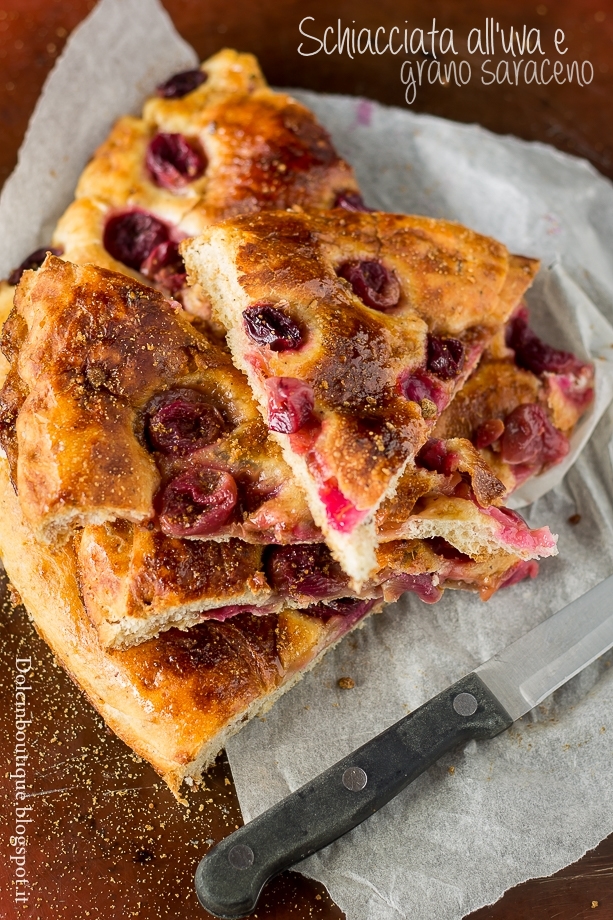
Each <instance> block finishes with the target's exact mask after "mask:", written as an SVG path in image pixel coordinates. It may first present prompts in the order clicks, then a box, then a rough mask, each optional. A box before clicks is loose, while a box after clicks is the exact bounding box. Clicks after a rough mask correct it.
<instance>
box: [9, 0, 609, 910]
mask: <svg viewBox="0 0 613 920" xmlns="http://www.w3.org/2000/svg"><path fill="white" fill-rule="evenodd" d="M165 5H166V7H167V9H168V11H169V12H170V14H171V15H172V17H173V19H174V21H175V23H176V25H177V27H178V29H179V31H180V32H181V33H182V34H183V35H184V37H185V38H186V39H187V40H188V41H190V42H191V43H192V44H193V45H194V47H195V48H196V49H197V51H198V53H199V54H200V56H201V57H202V58H204V57H207V56H208V55H210V54H212V53H213V52H215V51H216V50H218V49H219V48H220V47H223V46H231V47H236V48H239V49H241V50H248V51H252V52H254V53H255V54H257V55H258V57H259V59H260V62H261V64H262V66H263V69H264V72H265V74H266V76H267V78H268V79H269V81H270V82H271V83H272V84H274V85H277V86H302V87H307V88H309V89H315V90H324V91H334V92H344V93H352V94H359V95H364V96H368V97H371V98H374V99H378V100H380V101H382V102H387V103H391V104H395V105H401V106H402V105H405V100H404V92H405V87H404V86H403V85H402V84H401V82H400V79H399V69H400V67H399V59H398V58H394V57H392V56H390V55H386V56H380V57H376V56H370V55H364V56H361V57H357V58H356V59H354V60H351V59H349V58H348V57H346V56H345V57H342V58H340V57H339V56H338V55H330V56H325V55H323V54H318V55H315V56H313V57H301V56H300V55H299V54H298V52H297V47H298V44H299V42H300V40H301V38H300V36H299V32H298V24H299V22H300V21H301V20H302V19H303V17H305V16H307V15H308V16H312V17H313V18H314V21H311V22H309V27H312V34H315V35H318V36H321V35H322V34H323V30H324V28H325V27H326V26H328V25H332V26H336V21H337V19H338V18H339V17H340V18H341V19H342V20H343V24H344V25H349V24H351V21H352V20H355V22H356V26H358V27H371V28H372V27H377V26H388V27H390V26H392V25H400V26H402V25H403V24H404V22H405V21H406V23H407V26H408V28H409V30H412V29H413V28H416V27H422V28H424V29H429V28H431V23H432V18H433V17H436V20H437V26H438V28H441V29H442V28H445V27H447V28H453V29H454V34H455V36H456V49H457V50H458V52H459V54H458V59H459V58H460V57H465V58H466V59H468V60H469V61H470V62H471V63H472V64H473V71H474V73H475V74H476V76H474V77H473V79H472V80H471V82H470V83H468V84H467V85H465V86H461V87H457V86H455V85H454V84H453V82H452V83H451V84H449V85H447V86H441V85H440V84H437V85H433V86H428V85H426V86H422V87H421V88H420V89H419V90H418V93H417V98H416V100H415V103H414V105H413V108H414V110H416V111H425V112H430V113H433V114H437V115H441V116H444V117H447V118H453V119H455V120H458V121H465V122H478V123H480V124H482V125H484V126H485V127H488V128H490V129H491V130H493V131H497V132H500V133H511V134H515V135H517V136H519V137H523V138H526V139H529V140H540V141H544V142H546V143H550V144H553V145H554V146H556V147H558V148H560V149H561V150H565V151H568V152H570V153H573V154H576V155H578V156H583V157H586V158H587V159H589V160H590V161H591V162H592V163H593V164H594V166H595V167H596V168H597V169H599V170H600V171H601V172H602V173H604V174H605V175H607V176H609V177H610V178H613V118H611V114H612V113H611V101H610V100H611V98H612V94H613V57H612V56H611V49H612V44H613V0H546V2H544V3H538V2H534V0H533V2H527V0H462V2H460V0H412V3H411V4H410V8H409V5H408V4H403V5H400V4H399V3H398V2H396V0H368V2H359V0H311V2H310V3H309V4H308V5H307V4H304V3H302V2H301V0H256V2H253V0H252V2H243V0H166V4H165ZM93 6H94V2H93V0H4V2H1V0H0V121H1V124H2V132H3V133H2V144H1V145H0V184H1V183H2V182H4V180H5V179H6V178H7V176H8V175H9V174H10V172H11V170H12V168H13V166H14V165H15V162H16V156H17V150H18V148H19V145H20V143H21V140H22V138H23V134H24V131H25V128H26V125H27V121H28V118H29V115H30V113H31V111H32V109H33V106H34V104H35V102H36V99H37V97H38V94H39V92H40V89H41V86H42V84H43V81H44V79H45V76H46V74H47V73H48V71H49V69H50V67H51V66H52V64H53V62H54V60H55V58H56V57H57V55H58V54H59V53H60V52H61V50H62V47H63V45H64V43H65V41H66V38H67V36H68V35H69V33H70V31H71V30H72V29H73V28H74V27H75V26H76V25H77V24H78V23H79V22H80V20H81V19H82V18H83V17H84V16H85V15H86V14H87V12H88V11H89V10H90V9H91V8H92V7H93ZM488 16H490V17H493V18H494V20H495V21H496V22H499V23H500V25H501V27H502V28H504V29H505V31H507V32H508V28H509V27H510V26H511V25H514V26H517V27H519V28H520V30H521V29H522V27H523V25H524V24H525V25H526V26H527V29H528V30H529V29H531V28H539V29H540V30H541V32H542V37H543V45H544V46H546V47H547V52H548V53H550V56H551V58H552V61H553V59H554V58H555V57H556V55H555V50H554V46H553V39H554V33H555V30H556V29H562V30H563V31H564V33H565V44H566V45H567V46H568V51H567V53H566V55H565V57H564V58H562V60H564V62H565V63H566V61H567V60H568V61H572V60H577V61H578V62H579V64H581V62H582V61H586V60H588V61H590V62H591V64H592V65H593V71H594V77H593V80H592V82H591V83H590V84H589V85H586V86H578V85H577V83H576V82H573V83H572V84H569V83H566V84H565V85H558V84H557V83H556V82H555V81H552V82H551V83H550V84H548V85H547V86H543V85H539V84H536V83H535V82H532V83H530V84H528V85H527V84H525V83H523V82H522V83H520V85H518V86H510V85H508V84H502V85H492V86H484V85H482V84H481V83H480V82H479V75H478V71H479V68H480V65H481V61H482V58H478V57H476V56H474V55H473V56H471V55H469V54H468V51H467V48H466V37H467V35H468V32H469V31H470V29H471V28H473V27H481V28H483V26H484V25H485V19H486V17H488ZM303 40H304V39H303ZM310 47H313V43H312V42H311V45H310ZM561 47H564V45H563V44H562V43H561ZM503 56H504V55H500V53H498V54H497V55H496V56H493V59H494V62H495V65H496V64H497V63H498V61H499V60H500V59H501V58H502V57H503ZM24 255H25V254H24ZM0 636H1V637H2V638H1V641H0V697H1V698H2V703H1V705H0V738H2V739H6V738H7V737H10V732H11V731H12V728H11V712H12V710H11V706H12V703H11V700H12V697H11V693H12V691H14V688H13V687H12V683H11V679H12V674H13V671H14V663H15V656H16V655H18V654H19V655H26V654H27V655H28V656H30V655H31V656H32V658H33V661H34V662H35V667H36V676H35V680H34V681H33V684H34V691H33V692H34V694H35V703H36V711H37V712H38V713H39V714H40V719H39V720H38V721H37V724H36V725H35V727H34V728H33V729H32V735H31V739H32V744H33V747H32V751H31V761H30V767H31V769H32V775H33V776H35V777H36V783H35V787H33V788H32V790H31V792H32V799H31V801H32V802H34V803H36V822H35V826H34V830H33V832H32V837H31V842H30V845H29V860H30V864H29V872H30V878H31V880H32V885H33V890H32V896H31V898H30V901H29V904H28V906H27V908H25V909H18V908H16V907H15V906H14V904H13V901H12V897H11V895H10V890H11V882H12V866H11V864H10V862H9V856H10V855H11V853H12V850H11V848H10V845H9V841H8V834H3V835H2V839H1V840H0V859H1V861H0V917H2V918H5V917H6V918H7V920H9V918H10V920H12V918H13V917H22V916H24V917H26V916H27V917H32V918H40V920H56V918H65V917H66V918H68V917H70V918H79V920H81V918H84V917H89V918H91V920H98V918H100V920H102V918H104V920H107V918H114V917H122V918H124V917H139V918H142V920H154V918H158V917H160V918H162V917H171V918H174V917H177V918H178V917H181V918H182V920H192V918H193V920H197V918H198V917H205V916H206V915H205V913H204V912H203V911H201V910H200V909H199V907H198V905H197V903H196V899H195V896H194V895H193V892H192V884H191V877H192V874H193V870H194V868H195V865H196V863H197V859H198V858H199V855H200V854H201V853H202V851H203V849H205V848H206V846H208V845H210V843H211V842H212V841H213V840H219V839H221V837H223V836H224V835H225V834H227V833H229V832H230V831H231V830H232V829H233V828H234V827H235V826H237V825H238V824H239V823H240V820H241V819H240V811H239V808H238V805H237V802H236V797H235V795H234V790H233V787H232V782H231V775H230V771H229V768H228V765H227V762H226V761H225V760H224V758H223V757H221V758H220V759H219V761H218V764H217V766H216V768H215V769H214V770H213V771H212V772H211V773H210V775H209V776H208V778H207V784H206V788H204V789H202V790H200V791H198V792H197V793H195V794H194V795H193V796H191V797H190V801H191V806H190V810H189V812H186V811H185V810H184V809H183V808H182V806H179V805H177V804H176V803H175V802H174V800H173V798H172V796H170V794H169V793H168V791H167V790H166V788H165V787H164V785H163V784H162V783H160V782H159V780H158V779H157V777H156V776H155V774H154V773H153V771H151V769H150V768H149V767H148V765H146V764H143V763H141V762H138V759H137V758H134V757H133V755H132V754H131V753H130V752H129V751H128V750H127V748H125V746H124V745H123V744H122V743H121V742H120V741H118V740H117V739H116V738H115V737H113V736H111V735H110V734H109V733H108V732H107V731H106V730H105V728H104V726H103V724H102V722H101V721H100V719H99V718H98V717H97V716H96V714H95V713H94V712H93V711H92V710H91V709H90V707H89V706H88V705H87V704H86V703H85V702H84V700H83V699H82V697H81V696H80V694H79V692H78V691H77V690H76V689H75V688H74V687H73V685H72V684H71V683H70V681H69V680H68V678H67V677H66V676H65V675H64V674H63V673H62V672H60V671H59V670H58V669H57V667H55V666H54V664H53V661H52V659H51V656H50V655H49V653H48V651H47V650H46V648H45V646H44V645H43V643H42V642H41V641H40V640H39V639H38V638H37V637H36V635H35V633H34V631H33V630H32V627H31V626H30V624H29V622H28V620H27V618H26V616H25V614H24V613H23V611H22V610H20V609H19V608H17V609H16V610H12V608H11V607H10V605H8V604H7V605H6V615H5V616H4V617H3V618H2V620H1V621H0ZM0 756H2V757H3V758H4V763H5V765H6V766H8V764H9V763H10V758H11V752H10V751H9V750H8V748H7V749H6V750H4V752H3V753H2V755H0ZM7 772H8V771H7V770H2V771H0V773H1V774H2V778H0V814H2V815H6V814H8V813H9V809H10V808H12V807H13V803H12V801H11V799H12V795H13V790H12V787H11V785H10V783H9V782H8V780H7V778H6V775H5V774H6V773H7ZM518 794H521V793H520V792H519V793H518ZM176 855H180V860H177V859H176V858H175V856H176ZM342 916H343V915H342V913H341V912H340V910H339V909H338V908H337V907H336V906H335V905H333V904H332V903H331V901H330V899H329V898H328V896H327V894H326V892H325V890H324V889H323V888H322V887H321V886H318V885H316V884H314V883H311V882H309V881H307V880H305V879H303V878H302V877H301V876H299V875H297V874H296V873H287V874H285V875H284V876H282V877H280V878H278V879H276V880H274V881H273V882H272V883H271V885H270V886H269V887H268V889H267V890H266V892H265V894H264V896H263V899H262V902H261V905H260V907H259V909H258V911H257V917H258V918H260V920H273V918H274V920H286V918H287V920H307V918H309V920H331V918H340V917H342ZM588 917H590V918H592V920H594V918H598V917H600V918H603V920H604V918H607V920H613V835H612V836H611V837H609V838H607V839H606V840H604V841H603V842H602V843H601V844H600V846H599V847H597V849H596V850H594V851H592V852H591V853H588V854H587V855H586V856H585V857H584V858H583V859H582V860H580V861H579V862H578V863H576V864H574V865H573V866H569V867H568V868H566V869H564V870H562V871H561V872H559V873H557V875H555V876H552V877H551V878H546V879H537V880H532V881H529V882H527V883H525V884H524V885H520V886H518V887H517V888H515V889H513V890H511V891H508V892H507V893H506V894H505V896H504V897H503V898H502V899H501V900H500V901H499V902H498V903H497V904H496V905H494V906H492V907H487V908H483V909H482V910H480V911H477V912H475V913H474V914H471V920H524V918H525V920H554V918H556V920H583V918H588ZM415 920H418V918H415Z"/></svg>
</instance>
